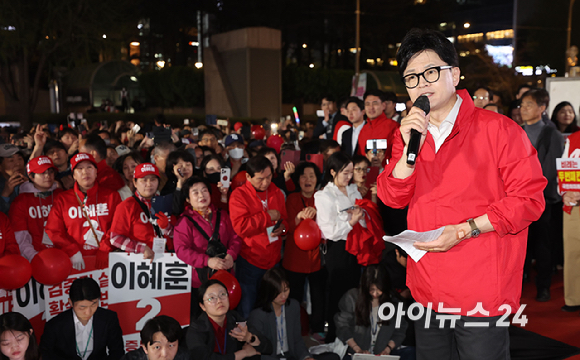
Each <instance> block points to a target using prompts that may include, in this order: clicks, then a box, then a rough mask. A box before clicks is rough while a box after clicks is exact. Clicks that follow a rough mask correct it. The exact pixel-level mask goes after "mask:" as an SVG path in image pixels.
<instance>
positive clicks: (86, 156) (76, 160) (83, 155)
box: [70, 153, 97, 171]
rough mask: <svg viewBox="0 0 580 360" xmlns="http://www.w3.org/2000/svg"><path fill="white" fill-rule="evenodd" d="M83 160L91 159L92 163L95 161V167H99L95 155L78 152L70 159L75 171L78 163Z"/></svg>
mask: <svg viewBox="0 0 580 360" xmlns="http://www.w3.org/2000/svg"><path fill="white" fill-rule="evenodd" d="M83 161H90V162H91V163H93V165H95V167H97V162H96V161H95V158H94V157H93V155H91V154H87V153H78V154H76V155H75V156H73V157H72V159H70V166H71V170H73V171H74V169H75V168H76V167H77V165H78V164H79V163H81V162H83Z"/></svg>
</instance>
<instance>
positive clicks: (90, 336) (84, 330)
mask: <svg viewBox="0 0 580 360" xmlns="http://www.w3.org/2000/svg"><path fill="white" fill-rule="evenodd" d="M73 318H74V323H75V339H76V342H77V344H76V346H77V354H78V355H79V356H80V357H81V358H82V359H83V360H87V359H88V358H89V356H90V355H91V353H92V352H93V343H94V341H93V340H94V338H95V334H94V333H93V331H92V330H93V318H92V317H91V319H90V320H89V322H87V325H83V324H82V323H81V321H80V320H79V318H78V317H77V314H75V312H74V311H73ZM87 341H88V345H87ZM85 349H86V352H85Z"/></svg>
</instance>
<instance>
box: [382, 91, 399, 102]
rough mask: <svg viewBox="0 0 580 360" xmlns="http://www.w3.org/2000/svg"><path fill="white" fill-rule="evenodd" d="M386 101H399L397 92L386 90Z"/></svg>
mask: <svg viewBox="0 0 580 360" xmlns="http://www.w3.org/2000/svg"><path fill="white" fill-rule="evenodd" d="M385 101H392V102H394V103H397V94H395V93H394V92H392V91H385Z"/></svg>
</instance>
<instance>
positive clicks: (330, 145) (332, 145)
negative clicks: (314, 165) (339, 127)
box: [319, 140, 340, 154]
mask: <svg viewBox="0 0 580 360" xmlns="http://www.w3.org/2000/svg"><path fill="white" fill-rule="evenodd" d="M338 147H340V144H339V143H338V142H336V141H335V140H322V141H320V147H319V151H320V153H321V154H324V153H325V152H327V151H328V149H336V148H338Z"/></svg>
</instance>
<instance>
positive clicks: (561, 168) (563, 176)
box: [556, 158, 580, 192]
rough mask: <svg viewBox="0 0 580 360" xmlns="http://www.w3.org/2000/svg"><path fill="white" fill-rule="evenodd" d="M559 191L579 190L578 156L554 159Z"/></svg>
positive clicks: (579, 159) (579, 169) (579, 165)
mask: <svg viewBox="0 0 580 360" xmlns="http://www.w3.org/2000/svg"><path fill="white" fill-rule="evenodd" d="M556 169H557V170H558V185H559V187H560V192H566V191H580V158H563V159H556Z"/></svg>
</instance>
